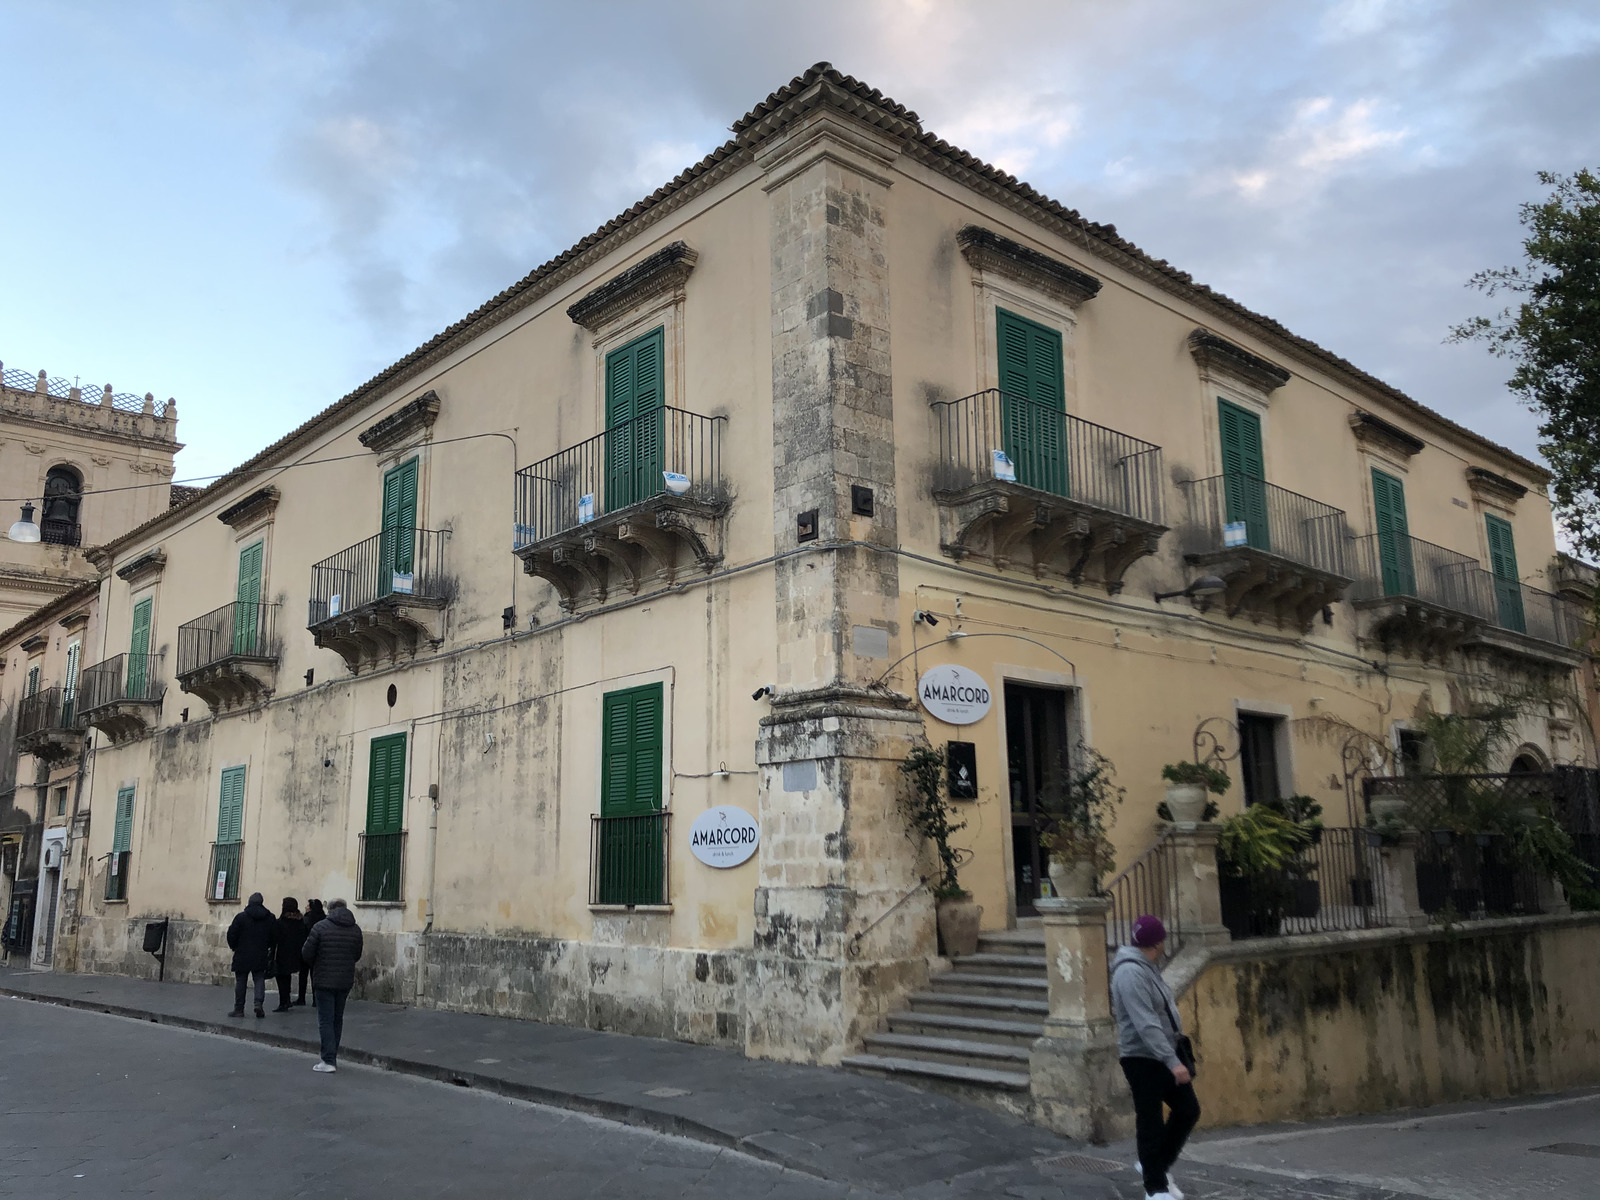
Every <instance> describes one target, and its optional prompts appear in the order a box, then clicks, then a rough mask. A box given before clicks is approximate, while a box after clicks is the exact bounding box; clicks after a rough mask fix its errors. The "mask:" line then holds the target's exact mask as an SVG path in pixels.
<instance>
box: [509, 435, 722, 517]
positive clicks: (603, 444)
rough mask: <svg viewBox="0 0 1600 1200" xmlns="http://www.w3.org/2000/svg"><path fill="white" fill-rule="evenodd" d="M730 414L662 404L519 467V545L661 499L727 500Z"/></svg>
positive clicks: (717, 501)
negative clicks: (725, 452)
mask: <svg viewBox="0 0 1600 1200" xmlns="http://www.w3.org/2000/svg"><path fill="white" fill-rule="evenodd" d="M727 420H728V419H727V418H726V417H703V416H701V415H700V414H699V413H692V412H688V411H686V410H684V409H680V408H658V409H656V410H655V411H654V412H650V413H646V414H645V415H644V416H642V417H635V418H633V419H632V420H631V421H623V422H621V423H620V424H617V425H613V426H612V427H611V428H609V429H607V430H606V431H605V432H604V433H599V434H596V435H595V436H594V437H592V438H589V439H588V440H587V441H583V442H579V443H578V444H577V445H576V446H569V447H568V448H567V449H565V450H563V451H561V452H560V453H559V454H552V455H551V456H550V457H549V458H545V459H541V460H540V461H538V462H536V463H534V464H533V465H532V466H528V467H523V468H522V470H520V471H518V472H517V495H516V514H515V520H516V527H515V530H514V531H513V543H512V549H521V548H522V547H524V546H531V545H534V544H536V543H538V542H542V541H544V540H545V539H546V538H549V537H554V536H555V535H557V534H560V533H565V532H566V531H567V530H569V529H574V528H576V527H577V526H579V525H583V524H587V523H588V522H590V521H592V520H595V519H596V518H599V517H603V516H605V515H606V514H608V513H614V512H618V511H621V510H622V509H626V508H631V507H632V506H634V505H635V504H640V503H642V502H644V501H646V500H650V499H652V498H654V497H656V496H661V495H674V496H685V497H687V498H688V499H691V500H700V501H704V502H706V503H709V504H720V503H721V502H722V501H724V500H725V499H726V498H727V487H726V483H725V481H724V479H723V474H722V428H723V426H724V425H725V424H726V423H727Z"/></svg>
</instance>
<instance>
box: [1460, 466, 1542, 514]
mask: <svg viewBox="0 0 1600 1200" xmlns="http://www.w3.org/2000/svg"><path fill="white" fill-rule="evenodd" d="M1467 486H1468V487H1469V488H1471V489H1472V494H1473V496H1474V497H1475V498H1476V499H1478V500H1482V501H1486V502H1487V503H1490V504H1498V505H1500V506H1501V507H1503V508H1515V507H1516V504H1517V501H1518V500H1521V499H1522V498H1523V497H1524V496H1526V495H1527V494H1528V489H1527V488H1525V487H1523V486H1522V485H1521V484H1520V483H1518V482H1517V481H1516V480H1514V479H1507V478H1506V477H1505V476H1504V475H1497V474H1496V473H1495V472H1493V471H1491V470H1489V469H1488V468H1487V467H1468V468H1467Z"/></svg>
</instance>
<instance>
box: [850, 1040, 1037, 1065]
mask: <svg viewBox="0 0 1600 1200" xmlns="http://www.w3.org/2000/svg"><path fill="white" fill-rule="evenodd" d="M866 1042H867V1053H868V1054H876V1055H880V1056H882V1057H885V1058H915V1059H920V1060H922V1061H923V1062H941V1063H954V1064H955V1065H956V1066H959V1067H983V1068H986V1069H988V1070H994V1071H1026V1070H1027V1069H1028V1050H1027V1047H1025V1046H1014V1045H1007V1044H1005V1043H1001V1042H975V1041H969V1040H968V1039H966V1038H951V1037H929V1036H928V1035H926V1034H921V1033H872V1034H868V1035H867V1039H866Z"/></svg>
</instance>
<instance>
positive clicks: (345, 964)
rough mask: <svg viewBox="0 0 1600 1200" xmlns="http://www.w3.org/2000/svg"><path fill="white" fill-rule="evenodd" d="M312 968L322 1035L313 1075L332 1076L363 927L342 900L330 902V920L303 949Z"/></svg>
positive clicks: (319, 925) (310, 936) (317, 928)
mask: <svg viewBox="0 0 1600 1200" xmlns="http://www.w3.org/2000/svg"><path fill="white" fill-rule="evenodd" d="M300 957H301V959H302V960H303V961H305V962H306V963H308V964H310V967H311V987H312V989H313V990H314V991H315V992H316V994H317V1028H318V1030H319V1032H320V1033H321V1035H322V1058H321V1060H320V1061H319V1062H318V1063H317V1064H316V1066H314V1067H312V1068H311V1069H312V1070H313V1071H322V1072H329V1071H333V1070H335V1069H337V1067H338V1063H339V1037H340V1035H341V1034H343V1033H344V1002H345V1001H346V1000H347V999H349V997H350V989H351V988H353V987H354V986H355V984H356V963H358V962H360V961H361V927H360V926H359V925H357V924H356V915H355V913H353V912H351V911H350V906H349V905H348V904H346V903H345V902H344V901H343V900H330V901H329V902H328V919H327V920H326V921H318V922H317V924H316V926H315V927H314V928H313V929H312V930H311V932H310V933H309V934H308V935H307V936H306V944H305V945H304V946H302V947H301V948H300Z"/></svg>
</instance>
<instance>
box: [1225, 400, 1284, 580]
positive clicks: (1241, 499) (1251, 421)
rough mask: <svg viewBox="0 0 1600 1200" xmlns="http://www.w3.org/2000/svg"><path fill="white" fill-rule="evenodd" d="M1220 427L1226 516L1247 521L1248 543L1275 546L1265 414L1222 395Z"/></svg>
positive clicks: (1228, 519) (1263, 547) (1246, 533)
mask: <svg viewBox="0 0 1600 1200" xmlns="http://www.w3.org/2000/svg"><path fill="white" fill-rule="evenodd" d="M1217 430H1218V432H1219V434H1220V436H1221V439H1222V492H1223V502H1224V506H1225V510H1226V511H1225V512H1224V514H1223V519H1224V520H1226V521H1227V522H1228V523H1229V524H1233V523H1235V522H1238V521H1243V522H1244V527H1245V544H1246V545H1250V546H1254V547H1255V548H1256V549H1257V550H1271V549H1272V531H1271V529H1270V528H1269V527H1268V522H1267V485H1266V478H1267V465H1266V457H1265V455H1264V454H1263V453H1262V450H1261V418H1260V417H1258V416H1256V414H1255V413H1253V412H1251V411H1250V410H1249V409H1246V408H1240V407H1239V406H1238V405H1237V404H1230V403H1228V401H1226V400H1224V399H1222V398H1221V397H1218V399H1217Z"/></svg>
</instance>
